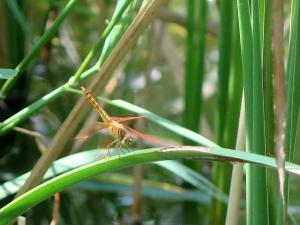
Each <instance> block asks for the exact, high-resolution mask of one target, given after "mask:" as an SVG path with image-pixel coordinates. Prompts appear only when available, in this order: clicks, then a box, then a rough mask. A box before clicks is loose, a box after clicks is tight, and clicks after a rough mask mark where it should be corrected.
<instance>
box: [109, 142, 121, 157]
mask: <svg viewBox="0 0 300 225" xmlns="http://www.w3.org/2000/svg"><path fill="white" fill-rule="evenodd" d="M117 141H118V139H116V140H114V141H112V142H111V143H109V144H108V145H106V149H107V152H108V156H109V157H111V154H110V151H109V149H110V148H111V147H112V146H113V145H114V144H115V143H117Z"/></svg>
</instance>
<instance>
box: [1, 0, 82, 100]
mask: <svg viewBox="0 0 300 225" xmlns="http://www.w3.org/2000/svg"><path fill="white" fill-rule="evenodd" d="M76 2H77V0H70V1H69V2H68V4H67V5H66V7H65V8H64V9H63V10H62V12H61V14H60V15H59V16H58V17H57V18H56V20H55V21H54V22H53V24H52V26H51V27H50V28H49V29H48V30H47V31H46V32H45V33H44V35H43V36H42V37H41V39H40V40H39V41H38V42H37V43H36V45H35V46H34V47H33V49H32V50H31V52H30V53H29V54H28V55H27V56H26V57H25V58H24V59H23V60H22V61H21V62H20V63H19V64H18V65H17V66H16V68H15V70H16V71H17V74H16V76H15V77H14V78H13V79H10V80H7V81H6V82H5V83H4V85H3V86H2V88H1V91H0V99H1V98H2V99H3V98H5V96H6V95H7V93H8V92H9V91H10V89H11V88H12V87H13V86H14V85H15V83H16V81H17V80H18V79H19V77H20V76H21V75H22V73H23V72H24V71H25V69H26V67H27V66H28V65H29V63H30V62H31V61H32V60H33V59H34V58H35V57H36V56H37V55H38V54H39V52H40V50H41V49H42V48H43V46H44V45H45V44H46V43H47V42H48V40H49V39H50V38H51V37H52V36H53V34H55V32H56V31H57V29H58V28H59V26H60V24H61V23H62V22H63V21H64V20H65V18H66V17H67V15H68V14H69V13H70V12H71V10H72V9H73V7H74V6H75V3H76Z"/></svg>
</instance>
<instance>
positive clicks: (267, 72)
mask: <svg viewBox="0 0 300 225" xmlns="http://www.w3.org/2000/svg"><path fill="white" fill-rule="evenodd" d="M271 10H272V0H268V1H265V12H264V14H265V17H264V29H263V31H264V39H263V48H262V49H263V72H262V73H263V82H264V84H263V86H264V93H265V94H264V109H265V116H264V120H265V124H266V126H265V135H266V136H265V138H266V140H265V141H266V149H267V150H268V152H267V155H274V111H273V83H272V82H273V77H272V76H273V74H272V72H273V71H272V67H273V63H272V59H273V56H272V21H271V19H272V14H271V12H272V11H271ZM274 176H276V175H275V174H274V171H267V184H268V205H269V223H270V224H275V221H276V220H275V218H276V215H277V210H276V208H277V204H276V201H275V200H276V199H277V197H278V196H277V190H278V185H277V184H278V183H277V180H276V181H275V180H274Z"/></svg>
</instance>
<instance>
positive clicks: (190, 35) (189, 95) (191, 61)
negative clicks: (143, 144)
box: [183, 0, 199, 131]
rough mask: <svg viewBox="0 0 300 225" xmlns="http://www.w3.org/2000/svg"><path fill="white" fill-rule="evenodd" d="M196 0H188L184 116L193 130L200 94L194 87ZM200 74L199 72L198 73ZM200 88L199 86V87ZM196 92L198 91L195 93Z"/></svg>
mask: <svg viewBox="0 0 300 225" xmlns="http://www.w3.org/2000/svg"><path fill="white" fill-rule="evenodd" d="M195 15H196V13H195V0H188V1H187V38H186V41H187V43H186V62H185V111H184V117H183V124H184V126H186V127H187V128H190V129H192V130H193V131H198V129H199V125H198V124H199V123H197V122H196V123H193V120H194V122H195V120H196V121H198V122H199V119H198V117H199V115H197V117H196V115H195V114H194V112H195V109H194V107H195V104H194V103H195V98H196V97H195V95H197V94H199V93H198V92H197V90H195V88H193V84H194V83H193V81H194V79H195V74H196V73H195V71H196V47H195V36H196V34H195V27H196V26H195ZM197 75H198V74H197ZM197 88H198V87H197ZM195 92H196V93H195Z"/></svg>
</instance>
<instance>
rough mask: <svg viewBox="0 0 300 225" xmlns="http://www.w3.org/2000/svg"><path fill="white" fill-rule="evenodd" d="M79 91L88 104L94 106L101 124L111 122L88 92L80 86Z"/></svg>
mask: <svg viewBox="0 0 300 225" xmlns="http://www.w3.org/2000/svg"><path fill="white" fill-rule="evenodd" d="M81 90H82V91H83V93H84V95H85V96H86V98H87V99H88V100H89V101H90V103H91V104H92V105H93V106H94V108H95V109H96V110H97V112H98V113H99V114H100V116H101V118H102V120H103V122H108V121H111V118H110V117H109V115H108V114H107V113H106V112H105V111H104V109H103V108H102V107H101V106H100V104H99V103H98V102H97V101H96V100H95V99H94V97H93V96H92V94H91V92H89V91H88V90H87V89H86V88H85V87H83V86H81Z"/></svg>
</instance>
